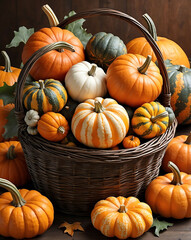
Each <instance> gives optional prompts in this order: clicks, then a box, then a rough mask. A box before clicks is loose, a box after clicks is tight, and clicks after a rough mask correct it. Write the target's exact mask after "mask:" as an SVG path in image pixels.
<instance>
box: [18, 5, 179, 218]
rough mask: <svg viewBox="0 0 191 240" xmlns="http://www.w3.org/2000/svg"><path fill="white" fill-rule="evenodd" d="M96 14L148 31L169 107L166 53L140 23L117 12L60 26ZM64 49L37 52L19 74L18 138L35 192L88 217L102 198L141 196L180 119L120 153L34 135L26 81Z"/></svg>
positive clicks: (104, 12) (163, 96)
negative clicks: (43, 59) (26, 101)
mask: <svg viewBox="0 0 191 240" xmlns="http://www.w3.org/2000/svg"><path fill="white" fill-rule="evenodd" d="M96 15H110V16H112V17H116V18H120V19H121V20H124V21H126V22H128V23H130V24H132V25H134V26H135V27H136V28H138V29H139V31H141V32H142V33H143V35H144V37H145V38H146V39H147V41H148V42H149V44H150V45H151V47H152V48H153V51H154V52H155V55H156V56H157V60H158V66H159V69H160V72H161V75H162V77H163V86H162V94H161V95H160V98H159V99H160V103H161V104H163V105H164V106H165V107H169V106H170V88H169V80H168V75H167V72H166V68H165V65H164V62H163V58H162V55H161V52H160V50H159V48H158V46H157V44H156V43H155V41H154V39H153V38H152V37H151V36H150V34H149V33H148V31H147V30H146V29H145V28H144V27H143V26H142V25H141V24H140V23H139V22H138V21H137V20H136V19H134V18H132V17H131V16H129V15H127V14H125V13H122V12H119V11H116V10H112V9H95V10H90V11H85V12H82V13H77V14H75V15H74V16H72V17H69V18H67V19H65V20H63V22H61V23H60V24H59V25H58V26H59V27H61V28H64V27H65V26H66V25H67V24H69V23H71V22H73V21H75V20H77V19H80V18H82V17H83V18H88V17H92V16H96ZM62 46H63V43H62V42H58V43H54V44H50V45H47V46H45V47H43V48H41V49H39V50H38V51H36V52H35V53H34V54H33V55H32V56H31V57H30V58H29V60H28V61H27V62H26V63H25V65H24V67H23V69H22V71H21V73H20V75H19V79H18V87H17V92H16V105H15V109H16V114H17V119H18V122H19V139H20V141H21V144H22V147H23V151H24V153H25V159H26V162H27V165H28V169H29V172H30V175H31V178H32V181H33V184H34V186H35V188H36V189H37V190H39V191H40V192H42V193H43V194H45V195H46V196H47V197H48V198H50V199H51V200H52V201H53V203H54V204H55V207H57V208H58V209H59V210H60V211H62V212H64V213H70V214H76V215H87V214H89V213H90V211H91V210H92V208H93V205H94V204H95V203H96V202H97V201H98V200H100V199H104V198H106V197H108V196H111V195H112V196H119V195H122V196H125V197H128V196H130V195H131V196H136V197H137V196H139V197H140V196H142V194H143V192H144V191H145V189H146V187H147V185H148V184H149V183H150V182H151V181H152V180H153V179H154V178H155V177H156V176H158V174H159V168H160V166H161V163H162V157H163V155H164V151H165V149H166V147H167V145H168V143H169V141H170V140H171V139H172V138H173V137H174V134H175V130H176V121H174V122H173V124H172V125H171V126H170V127H168V128H167V130H166V132H165V133H164V134H162V135H161V136H158V137H155V138H153V139H151V140H148V141H146V142H144V143H143V144H141V145H140V146H139V147H137V148H130V149H119V150H115V151H113V150H112V149H103V150H98V149H91V148H85V147H84V148H83V147H69V146H67V145H62V144H60V143H56V142H49V141H47V140H45V139H43V138H42V137H40V136H38V135H37V136H31V135H29V134H28V133H27V131H26V124H25V122H24V116H25V110H24V107H23V103H22V92H23V88H24V84H25V81H26V77H27V75H28V73H29V71H30V69H31V68H32V67H33V64H34V63H35V62H36V61H37V60H38V59H39V58H40V57H41V56H43V55H44V54H45V53H47V52H49V51H51V50H54V49H59V48H60V47H62ZM76 199H78V201H76Z"/></svg>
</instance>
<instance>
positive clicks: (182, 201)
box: [145, 162, 191, 219]
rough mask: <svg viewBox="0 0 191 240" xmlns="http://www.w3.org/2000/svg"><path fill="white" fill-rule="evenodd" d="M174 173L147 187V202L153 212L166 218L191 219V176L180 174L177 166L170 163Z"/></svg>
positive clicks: (159, 178)
mask: <svg viewBox="0 0 191 240" xmlns="http://www.w3.org/2000/svg"><path fill="white" fill-rule="evenodd" d="M168 167H169V168H170V169H171V171H172V172H173V173H168V174H166V175H164V176H159V177H157V178H156V179H154V180H153V181H152V182H151V183H150V184H149V185H148V187H147V189H146V192H145V199H146V202H147V203H148V204H149V206H150V207H151V209H152V211H153V212H154V213H156V214H159V215H161V216H163V217H166V218H170V217H172V218H176V219H182V218H190V217H191V175H188V174H186V173H184V172H180V171H179V169H178V168H177V166H176V165H175V164H174V163H172V162H169V163H168Z"/></svg>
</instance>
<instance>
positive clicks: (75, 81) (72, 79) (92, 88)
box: [65, 61, 107, 102]
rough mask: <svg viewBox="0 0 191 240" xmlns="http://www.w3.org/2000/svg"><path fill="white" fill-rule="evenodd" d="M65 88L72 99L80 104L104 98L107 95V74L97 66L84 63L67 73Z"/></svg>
mask: <svg viewBox="0 0 191 240" xmlns="http://www.w3.org/2000/svg"><path fill="white" fill-rule="evenodd" d="M65 86H66V89H67V91H68V93H69V95H70V96H71V97H72V99H73V100H75V101H78V102H83V101H85V100H87V99H89V98H95V97H104V96H105V95H106V93H107V86H106V74H105V73H104V71H103V69H102V68H100V67H98V66H97V65H96V64H91V63H89V62H87V61H83V62H80V63H77V64H75V65H73V66H72V67H71V68H70V70H69V71H68V72H67V74H66V77H65Z"/></svg>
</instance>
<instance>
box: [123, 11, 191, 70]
mask: <svg viewBox="0 0 191 240" xmlns="http://www.w3.org/2000/svg"><path fill="white" fill-rule="evenodd" d="M143 17H144V19H145V20H146V22H147V24H148V28H149V29H148V30H149V32H150V34H151V36H152V37H153V38H154V40H155V41H156V43H157V45H158V47H159V49H160V51H161V53H162V56H163V58H164V60H166V59H170V60H172V63H173V64H177V65H184V66H185V67H187V68H190V63H189V60H188V57H187V55H186V53H185V52H184V51H183V49H182V48H181V47H180V46H179V45H178V44H177V43H175V42H174V41H172V40H170V39H168V38H165V37H158V36H157V32H156V27H155V24H154V22H153V20H152V19H151V17H150V16H149V15H148V14H144V15H143ZM126 47H127V52H128V53H133V54H141V55H143V56H145V57H147V55H151V56H152V60H153V62H155V61H157V58H156V56H155V53H154V51H153V50H152V48H151V46H150V44H149V43H148V42H147V40H146V38H144V37H139V38H135V39H133V40H131V41H130V42H128V43H127V44H126Z"/></svg>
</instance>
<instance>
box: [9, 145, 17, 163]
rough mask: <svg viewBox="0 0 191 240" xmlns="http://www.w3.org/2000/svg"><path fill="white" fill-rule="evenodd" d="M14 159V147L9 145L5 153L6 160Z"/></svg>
mask: <svg viewBox="0 0 191 240" xmlns="http://www.w3.org/2000/svg"><path fill="white" fill-rule="evenodd" d="M15 158H16V154H15V146H14V145H11V146H10V147H9V149H8V152H7V159H8V160H13V159H15Z"/></svg>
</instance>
